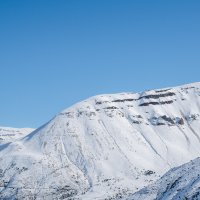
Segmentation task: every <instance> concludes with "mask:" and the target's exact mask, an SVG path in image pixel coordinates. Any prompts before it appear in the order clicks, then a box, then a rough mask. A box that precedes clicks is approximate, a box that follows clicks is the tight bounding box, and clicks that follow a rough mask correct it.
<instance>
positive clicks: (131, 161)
mask: <svg viewBox="0 0 200 200" xmlns="http://www.w3.org/2000/svg"><path fill="white" fill-rule="evenodd" d="M199 120H200V83H193V84H188V85H183V86H179V87H174V88H165V89H158V90H150V91H145V92H142V93H120V94H111V95H99V96H95V97H92V98H89V99H87V100H85V101H83V102H80V103H78V104H75V105H74V106H72V107H70V108H68V109H66V110H64V111H62V112H61V113H59V114H58V115H57V116H55V117H54V118H53V119H52V120H51V121H49V122H48V123H46V124H45V125H43V126H42V127H40V128H39V129H37V130H35V131H33V132H31V133H30V134H28V135H26V136H25V137H23V138H21V139H18V140H16V141H14V142H12V143H7V144H2V145H0V199H11V200H12V199H13V200H14V199H45V200H48V199H68V200H72V199H81V200H82V199H83V200H95V199H96V200H102V199H104V200H108V199H110V200H111V199H119V198H122V197H124V196H126V195H129V194H132V193H135V192H137V191H139V190H140V189H142V188H143V187H145V186H147V185H149V184H151V183H152V182H153V181H156V180H158V179H159V178H160V176H162V175H163V174H164V173H165V172H167V171H168V170H169V169H171V168H173V167H176V166H178V165H181V164H184V163H186V162H188V161H189V160H191V159H194V158H196V157H198V156H199V155H200V132H199V130H200V123H199Z"/></svg>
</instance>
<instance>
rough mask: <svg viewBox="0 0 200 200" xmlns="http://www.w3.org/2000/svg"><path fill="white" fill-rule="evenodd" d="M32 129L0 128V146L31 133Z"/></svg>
mask: <svg viewBox="0 0 200 200" xmlns="http://www.w3.org/2000/svg"><path fill="white" fill-rule="evenodd" d="M33 130H34V129H31V128H10V127H0V144H3V143H7V142H12V141H14V140H16V139H19V138H22V137H23V136H25V135H28V134H29V133H31V132H32V131H33Z"/></svg>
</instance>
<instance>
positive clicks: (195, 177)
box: [126, 158, 200, 200]
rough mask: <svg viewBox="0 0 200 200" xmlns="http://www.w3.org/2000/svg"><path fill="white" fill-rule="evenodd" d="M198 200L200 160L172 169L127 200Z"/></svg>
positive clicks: (199, 195)
mask: <svg viewBox="0 0 200 200" xmlns="http://www.w3.org/2000/svg"><path fill="white" fill-rule="evenodd" d="M138 199H142V200H180V199H181V200H198V199H200V158H197V159H195V160H192V161H190V162H189V163H187V164H184V165H182V166H180V167H177V168H173V169H171V170H170V171H169V172H168V173H166V174H165V175H164V176H163V177H162V178H161V179H159V180H158V181H156V183H154V184H152V185H150V186H147V187H146V188H144V189H142V190H140V191H139V192H137V193H136V194H134V195H131V196H130V197H129V198H126V200H138Z"/></svg>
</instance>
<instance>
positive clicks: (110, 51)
mask: <svg viewBox="0 0 200 200" xmlns="http://www.w3.org/2000/svg"><path fill="white" fill-rule="evenodd" d="M199 76H200V1H199V0H191V1H188V0H187V1H186V0H163V1H161V0H157V1H156V0H90V1H89V0H59V1H57V0H54V1H53V0H17V1H16V0H13V1H12V0H0V92H1V93H0V94H1V95H0V126H13V127H38V126H40V125H42V124H43V123H45V122H46V121H48V120H49V119H51V118H52V117H53V116H54V115H55V114H56V113H58V112H59V111H61V110H62V109H64V108H67V107H68V106H70V105H72V104H74V103H76V102H78V101H80V100H83V99H85V98H88V97H90V96H93V95H97V94H101V93H117V92H122V91H142V90H145V89H153V88H162V87H167V86H175V85H180V84H185V83H190V82H196V81H200V78H199Z"/></svg>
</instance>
